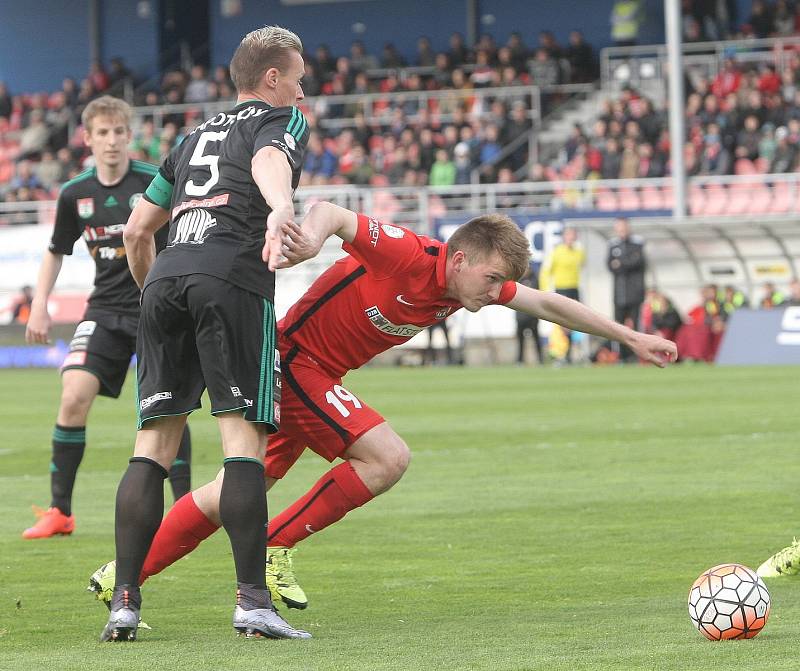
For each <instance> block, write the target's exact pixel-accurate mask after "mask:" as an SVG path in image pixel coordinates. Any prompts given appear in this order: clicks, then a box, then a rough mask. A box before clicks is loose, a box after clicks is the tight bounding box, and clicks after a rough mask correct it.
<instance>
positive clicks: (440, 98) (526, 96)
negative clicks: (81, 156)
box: [134, 85, 577, 132]
mask: <svg viewBox="0 0 800 671" xmlns="http://www.w3.org/2000/svg"><path fill="white" fill-rule="evenodd" d="M574 88H575V86H574V85H566V86H565V87H563V88H562V87H550V88H549V89H548V92H558V91H561V90H563V91H564V92H565V93H568V92H570V91H571V90H572V89H574ZM576 90H577V89H576ZM540 97H541V93H540V89H539V87H537V86H511V87H492V88H484V89H447V90H442V91H397V92H392V93H369V94H365V95H358V94H351V95H341V96H316V97H313V98H306V99H305V100H304V101H303V102H302V103H301V105H300V107H301V108H304V109H306V110H309V111H311V112H313V113H314V114H316V115H317V116H318V117H320V118H319V120H318V124H319V126H320V127H321V128H330V129H342V128H353V127H355V126H356V120H355V118H356V115H358V114H363V115H364V117H365V119H366V122H367V124H369V125H388V124H389V123H391V121H392V114H393V110H394V109H397V108H399V109H403V110H405V111H406V119H407V120H411V121H414V120H416V119H417V118H418V115H419V111H420V110H422V109H426V110H428V111H430V112H436V113H437V118H438V119H440V120H441V121H442V122H445V123H446V122H448V121H452V119H453V112H454V110H455V109H456V108H457V107H462V108H465V111H467V112H474V111H480V112H482V113H488V111H489V105H490V103H491V102H492V101H494V100H502V101H507V102H509V103H513V102H515V101H517V100H521V101H523V102H524V103H525V105H526V109H527V110H528V117H529V118H530V119H531V120H532V121H533V122H536V123H538V122H539V120H540V119H541V101H540ZM231 105H232V101H229V100H219V101H213V102H206V103H182V104H180V105H153V106H149V107H148V106H140V107H135V108H134V124H135V125H136V124H141V122H142V121H143V120H144V119H146V118H147V119H152V120H153V123H154V126H155V129H156V132H159V131H161V129H162V128H163V127H164V119H165V118H169V117H181V118H183V119H184V126H190V125H191V124H192V123H195V122H196V123H199V122H200V121H202V120H203V119H208V118H209V117H212V116H214V115H215V114H219V113H220V112H224V111H225V110H227V109H229V108H230V107H231ZM476 106H477V107H476ZM332 110H333V111H335V112H336V114H332V115H331V114H330V112H331V111H332Z"/></svg>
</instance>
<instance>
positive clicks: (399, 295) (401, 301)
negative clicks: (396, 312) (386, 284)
mask: <svg viewBox="0 0 800 671" xmlns="http://www.w3.org/2000/svg"><path fill="white" fill-rule="evenodd" d="M397 302H398V303H402V304H403V305H411V306H413V305H414V304H413V303H409V302H408V301H404V300H403V294H397Z"/></svg>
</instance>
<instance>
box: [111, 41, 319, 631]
mask: <svg viewBox="0 0 800 671" xmlns="http://www.w3.org/2000/svg"><path fill="white" fill-rule="evenodd" d="M302 50H303V47H302V44H301V43H300V39H299V38H298V37H297V35H295V34H294V33H292V32H290V31H288V30H285V29H283V28H279V27H277V26H268V27H265V28H261V29H259V30H255V31H253V32H251V33H249V34H248V35H246V36H245V37H244V39H243V40H242V42H241V44H240V45H239V47H238V48H237V50H236V53H235V54H234V56H233V59H232V61H231V67H230V69H231V76H232V78H233V81H234V84H235V85H236V90H237V94H238V97H237V101H236V104H235V105H234V106H233V107H232V108H231V109H230V110H229V111H227V112H224V113H220V114H217V115H216V116H214V117H212V118H211V119H208V120H207V121H205V122H204V123H202V124H200V125H199V126H198V127H197V128H195V129H194V131H192V132H191V133H190V134H189V135H188V136H187V137H186V139H185V140H184V141H183V143H182V144H181V145H179V146H178V147H176V148H175V149H173V151H172V152H171V153H170V155H169V156H168V157H167V158H166V159H165V161H164V163H163V164H162V166H161V168H160V169H159V171H158V174H157V175H156V177H155V178H154V179H153V182H152V183H151V185H150V186H149V187H148V189H147V191H146V192H145V195H144V197H143V199H142V200H141V201H140V202H139V204H138V205H137V206H136V207H135V208H134V211H133V213H132V214H131V217H130V219H129V220H128V224H127V226H126V228H125V248H126V249H127V252H128V263H129V265H130V267H131V272H132V274H133V276H134V279H135V280H136V281H137V283H138V284H139V285H140V286H142V287H143V290H142V317H141V321H140V323H139V336H138V340H137V346H136V354H137V358H138V381H139V399H140V401H139V426H140V430H139V432H138V434H137V436H136V445H135V448H134V456H133V457H132V458H131V460H130V465H129V466H128V470H127V472H126V473H125V476H124V477H123V478H122V481H121V482H120V485H119V489H118V491H117V508H116V529H115V531H116V533H115V537H116V545H117V558H116V581H115V586H114V593H113V596H112V599H111V613H110V616H109V620H108V624H107V625H106V627H105V629H104V630H103V633H102V635H101V640H104V641H115V640H133V639H135V637H136V629H137V623H138V621H139V610H140V608H141V594H140V592H139V582H138V578H139V573H140V571H141V569H142V565H143V563H144V559H145V556H146V555H147V552H148V550H149V548H150V544H151V543H152V540H153V536H154V535H155V532H156V530H157V529H158V526H159V524H160V523H161V517H162V515H163V512H164V500H163V487H162V484H161V483H162V480H163V478H164V477H165V476H166V475H167V470H166V469H167V466H168V465H169V464H170V463H171V462H172V459H173V458H174V456H175V453H176V451H177V449H178V443H179V442H180V436H181V432H182V431H183V427H184V425H185V423H186V416H187V415H188V414H189V413H190V412H192V411H193V410H195V409H197V408H199V407H200V398H201V395H202V393H203V391H204V390H205V389H207V390H208V395H209V398H210V400H211V413H212V414H214V415H215V416H216V418H217V421H218V424H219V429H220V434H221V436H222V449H223V453H224V455H225V459H224V469H225V477H224V481H223V485H222V494H221V497H220V517H221V520H222V525H223V526H224V527H225V531H226V532H227V533H228V536H229V537H230V542H231V547H232V549H233V559H234V563H235V565H236V579H237V582H238V588H237V599H236V606H235V609H234V614H233V626H234V627H235V628H236V630H237V631H239V632H240V633H244V634H246V635H248V636H266V637H270V638H309V637H310V636H311V635H310V634H309V633H308V632H305V631H301V630H298V629H295V628H293V627H291V626H290V625H289V624H288V623H287V622H286V621H284V620H283V618H281V617H280V615H278V614H277V612H276V611H275V608H274V606H273V604H272V601H271V599H270V594H269V590H268V589H267V587H266V582H265V576H264V565H265V561H266V549H265V546H264V528H265V525H266V523H267V510H266V490H265V483H264V467H263V457H264V449H265V447H266V443H267V440H266V437H267V433H269V432H274V431H276V430H277V428H278V422H279V421H280V398H279V393H280V391H279V390H280V360H279V357H278V354H277V350H276V342H275V313H274V309H273V298H274V290H275V275H274V272H273V271H274V269H275V268H276V267H277V264H278V262H279V260H280V258H281V247H282V242H283V236H282V229H283V227H284V226H288V225H290V224H292V223H293V221H294V205H293V203H292V192H293V189H295V188H296V187H297V184H298V182H299V181H300V171H301V168H302V165H303V154H304V152H305V145H306V142H307V139H308V124H307V122H306V120H305V118H304V117H303V114H302V112H301V111H300V110H299V109H298V108H297V107H296V106H295V105H296V104H297V103H298V102H299V101H300V100H302V99H303V90H302V87H301V85H300V79H301V78H302V76H303V72H304V63H303V58H302V56H301V54H302ZM167 220H169V222H170V226H169V241H168V243H167V247H166V249H165V250H164V251H163V252H161V253H160V254H159V255H158V257H157V258H156V256H155V245H154V242H153V235H154V233H155V231H157V230H158V229H159V228H160V227H161V226H162V225H163V224H164V222H166V221H167Z"/></svg>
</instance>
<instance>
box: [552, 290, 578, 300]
mask: <svg viewBox="0 0 800 671" xmlns="http://www.w3.org/2000/svg"><path fill="white" fill-rule="evenodd" d="M556 293H557V294H560V295H561V296H566V297H567V298H571V299H572V300H573V301H579V300H580V299H581V295H580V293H578V290H577V289H556Z"/></svg>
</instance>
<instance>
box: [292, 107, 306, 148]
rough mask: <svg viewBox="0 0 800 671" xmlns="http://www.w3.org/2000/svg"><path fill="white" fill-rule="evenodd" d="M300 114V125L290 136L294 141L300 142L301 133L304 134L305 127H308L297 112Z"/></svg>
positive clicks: (301, 115)
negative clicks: (292, 136)
mask: <svg viewBox="0 0 800 671" xmlns="http://www.w3.org/2000/svg"><path fill="white" fill-rule="evenodd" d="M298 113H299V114H300V124H299V126H298V127H297V128H295V129H294V132H293V133H292V135H294V138H295V140H297V141H298V142H300V140H301V139H302V138H303V133H305V132H306V127H307V126H308V122H307V121H306V118H305V116H303V113H302V112H298Z"/></svg>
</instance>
